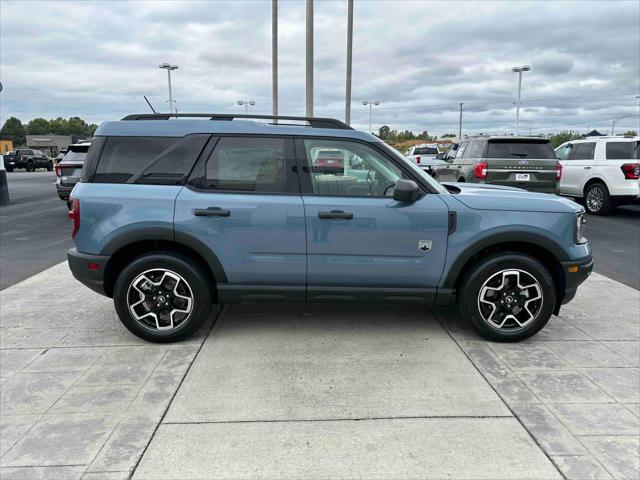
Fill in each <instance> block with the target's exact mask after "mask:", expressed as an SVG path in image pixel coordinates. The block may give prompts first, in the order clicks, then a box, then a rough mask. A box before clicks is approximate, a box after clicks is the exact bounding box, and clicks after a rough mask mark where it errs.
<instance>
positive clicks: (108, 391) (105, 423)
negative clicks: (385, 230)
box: [0, 264, 640, 479]
mask: <svg viewBox="0 0 640 480" xmlns="http://www.w3.org/2000/svg"><path fill="white" fill-rule="evenodd" d="M70 285H76V283H74V281H73V279H72V278H71V275H70V273H69V272H68V269H67V266H66V265H65V264H60V265H57V266H55V267H53V268H51V269H49V270H46V271H45V272H43V273H41V274H39V275H36V276H34V277H31V278H30V279H28V280H26V281H24V282H21V283H19V284H17V285H14V286H12V287H10V288H7V289H5V290H3V291H2V292H1V293H0V308H1V314H2V315H1V323H0V377H1V378H0V394H1V402H0V477H2V478H3V479H13V478H16V479H17V478H22V479H34V478H46V479H51V478H64V479H99V478H102V479H124V478H130V477H131V476H133V478H140V479H145V478H153V479H156V478H180V479H184V478H294V477H295V478H416V477H419V478H535V479H538V478H562V477H564V478H568V479H571V478H576V479H585V478H621V479H622V478H637V477H638V474H639V471H640V469H639V467H638V456H639V453H640V452H639V447H638V442H639V436H640V426H639V421H640V420H639V416H640V412H639V410H640V408H639V404H640V398H639V396H640V386H639V385H638V364H639V363H640V354H639V345H640V311H639V306H640V293H639V292H638V291H637V290H633V289H631V288H629V287H625V286H624V285H621V284H619V283H617V282H614V281H612V280H609V279H607V278H605V277H602V276H599V275H597V274H594V275H593V276H592V277H591V278H590V279H589V280H588V281H587V283H586V284H585V285H583V287H582V288H581V289H580V291H579V293H578V296H577V298H576V300H575V301H574V303H572V304H570V305H568V306H566V307H565V308H564V309H563V312H562V314H561V316H560V317H554V318H553V320H552V322H551V323H550V325H549V326H548V327H547V328H546V329H544V330H543V331H542V332H541V333H540V334H538V335H537V336H536V337H534V338H533V339H531V340H530V341H527V342H522V343H519V344H496V343H490V342H485V341H483V340H482V339H480V338H479V337H477V336H476V335H475V334H474V333H473V332H472V331H470V330H469V329H468V328H467V326H466V325H462V324H460V322H459V320H457V317H456V315H455V312H454V311H453V310H452V309H434V310H432V311H431V313H429V312H428V311H425V310H424V309H416V308H375V309H370V308H354V307H350V308H338V307H334V306H289V305H243V306H228V307H225V309H224V310H223V311H222V313H221V315H220V316H219V318H218V320H217V321H216V323H215V325H214V327H213V328H211V326H212V324H213V323H214V321H215V314H213V315H212V318H211V320H210V321H209V323H208V324H207V325H206V326H205V328H203V330H202V331H201V332H200V333H199V335H197V336H196V337H195V338H193V339H191V340H190V341H188V342H183V343H180V344H174V345H153V344H148V343H145V342H142V341H140V340H138V339H137V338H136V337H133V336H132V335H130V334H129V333H128V332H127V331H126V330H125V329H124V328H123V327H121V326H120V323H119V321H118V320H117V317H116V315H115V313H114V311H113V306H112V303H111V301H110V300H108V299H105V298H102V297H100V296H98V295H96V294H94V293H92V292H90V291H89V290H88V289H86V288H83V287H80V286H79V285H78V288H69V286H70ZM33 291H38V292H39V296H38V298H39V299H40V300H39V301H37V302H35V301H34V302H28V301H25V299H28V298H32V295H30V294H31V292H33ZM209 331H210V333H209ZM205 339H206V341H205ZM203 342H204V344H203ZM194 359H195V361H194Z"/></svg>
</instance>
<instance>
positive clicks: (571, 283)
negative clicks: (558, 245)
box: [561, 255, 593, 305]
mask: <svg viewBox="0 0 640 480" xmlns="http://www.w3.org/2000/svg"><path fill="white" fill-rule="evenodd" d="M561 263H562V269H563V270H564V273H565V279H566V286H565V290H564V297H563V298H562V304H563V305H564V304H565V303H569V302H570V301H571V300H573V297H575V296H576V292H577V291H578V287H579V286H580V284H582V282H584V281H585V280H586V279H587V278H588V277H589V275H591V272H592V271H593V257H592V256H591V255H589V256H587V257H584V258H581V259H579V260H574V261H569V262H561ZM572 270H575V271H572Z"/></svg>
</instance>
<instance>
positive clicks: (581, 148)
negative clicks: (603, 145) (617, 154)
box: [571, 142, 596, 160]
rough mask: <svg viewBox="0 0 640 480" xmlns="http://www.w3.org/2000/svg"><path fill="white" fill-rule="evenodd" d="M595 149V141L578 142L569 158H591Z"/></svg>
mask: <svg viewBox="0 0 640 480" xmlns="http://www.w3.org/2000/svg"><path fill="white" fill-rule="evenodd" d="M595 150H596V144H595V142H584V143H578V144H576V145H574V147H573V155H571V160H593V153H594V152H595Z"/></svg>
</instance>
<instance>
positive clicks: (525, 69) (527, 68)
mask: <svg viewBox="0 0 640 480" xmlns="http://www.w3.org/2000/svg"><path fill="white" fill-rule="evenodd" d="M530 70H531V67H530V66H529V65H522V66H520V67H513V68H512V69H511V71H512V72H515V73H517V74H518V101H517V102H516V135H518V129H519V127H520V125H519V123H520V94H521V93H522V72H528V71H530Z"/></svg>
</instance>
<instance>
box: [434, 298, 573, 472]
mask: <svg viewBox="0 0 640 480" xmlns="http://www.w3.org/2000/svg"><path fill="white" fill-rule="evenodd" d="M427 311H428V312H429V314H430V315H431V316H432V317H433V318H434V320H435V321H436V322H438V323H439V324H440V327H441V328H442V329H443V330H444V331H445V332H447V335H448V336H449V338H451V340H452V341H453V343H455V344H456V346H457V347H458V348H459V349H460V351H461V352H462V354H463V355H464V356H465V357H466V359H467V360H468V361H469V363H471V365H472V366H473V368H475V370H476V371H477V372H478V374H479V375H480V376H481V377H482V378H483V379H484V381H485V382H486V383H487V384H488V385H489V387H490V388H491V389H492V390H493V391H494V393H495V394H496V395H497V396H498V398H499V399H500V401H501V402H502V403H503V404H504V406H505V407H506V408H507V410H509V411H510V412H511V415H512V416H513V418H515V419H516V421H517V422H518V423H519V424H520V425H521V426H522V428H523V429H524V431H525V432H527V434H528V435H529V438H531V440H532V441H533V442H534V443H535V444H536V446H537V447H538V448H539V449H540V451H541V452H542V454H543V455H544V456H545V457H547V459H548V460H549V462H550V463H551V465H553V466H554V468H555V469H556V470H557V471H558V473H559V474H560V476H561V477H562V478H563V479H565V480H569V479H568V478H567V476H566V475H565V474H564V473H563V472H562V470H561V469H560V467H558V465H557V464H556V463H555V462H554V461H553V459H552V458H551V455H549V454H548V453H547V452H546V451H545V449H544V448H542V445H541V444H540V442H538V439H537V438H535V437H534V436H533V434H532V433H531V432H530V431H529V429H528V428H527V427H526V426H525V425H524V423H522V420H520V418H519V417H518V416H517V415H516V413H515V412H514V411H513V410H512V409H511V407H510V406H509V404H508V403H507V402H506V401H505V399H504V398H502V395H500V393H498V391H497V390H496V389H495V387H494V386H493V385H492V383H491V382H490V381H489V380H488V379H487V377H486V376H485V375H484V373H482V371H481V370H480V369H479V368H478V366H477V365H476V364H475V363H474V362H473V360H471V358H470V357H469V355H468V354H467V352H465V350H464V348H462V346H461V345H460V344H459V343H458V341H457V340H456V339H455V338H454V336H453V335H451V332H450V331H449V330H448V329H447V328H446V327H445V325H444V323H443V321H442V320H441V319H440V317H438V315H436V314H435V313H434V312H432V311H431V310H429V309H427ZM489 350H490V351H491V352H493V349H491V348H489ZM494 354H495V352H494ZM507 368H509V366H508V365H507ZM509 370H511V369H510V368H509ZM520 381H522V380H520ZM532 393H533V392H532Z"/></svg>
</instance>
